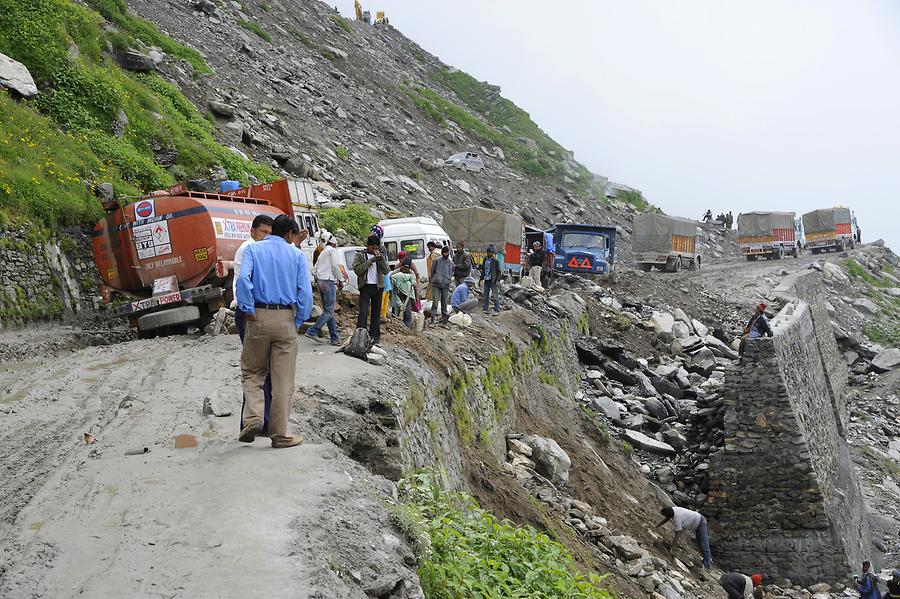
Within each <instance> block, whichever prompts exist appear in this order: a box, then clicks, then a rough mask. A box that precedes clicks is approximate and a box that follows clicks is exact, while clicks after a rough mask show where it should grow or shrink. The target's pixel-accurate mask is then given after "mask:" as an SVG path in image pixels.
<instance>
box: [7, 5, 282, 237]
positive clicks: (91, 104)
mask: <svg viewBox="0 0 900 599" xmlns="http://www.w3.org/2000/svg"><path fill="white" fill-rule="evenodd" d="M91 4H92V5H93V6H97V7H99V8H100V9H101V10H102V11H103V12H104V14H106V15H109V16H110V18H111V19H112V20H113V22H114V23H116V25H117V26H119V27H121V28H122V29H121V30H120V31H118V32H115V31H107V29H106V26H105V24H104V21H103V18H102V17H101V16H100V14H98V13H96V12H94V11H92V10H90V9H88V8H85V7H83V6H81V5H78V4H75V3H74V2H71V1H70V0H33V1H30V2H17V1H15V0H0V52H2V53H4V54H7V55H8V56H10V57H12V58H13V59H15V60H18V61H20V62H22V63H23V64H25V66H27V67H28V69H29V71H30V72H31V74H32V75H33V76H34V78H35V80H36V81H39V82H46V83H47V84H49V87H48V88H47V89H45V90H44V91H42V92H41V93H40V94H39V95H38V96H37V97H36V98H35V99H34V100H32V101H29V102H22V103H17V102H13V101H12V100H11V99H10V98H9V97H8V96H7V94H6V93H0V113H2V118H0V210H3V211H7V212H9V213H12V214H16V215H20V216H22V217H25V218H32V219H34V220H36V221H39V222H42V223H44V224H46V225H49V226H54V225H58V224H70V223H75V222H92V221H93V220H95V219H96V218H97V217H98V215H99V214H100V206H99V203H98V202H97V200H96V199H95V198H94V197H93V195H92V190H93V188H94V186H96V185H97V184H99V183H100V182H111V183H112V184H113V186H114V188H115V190H116V191H117V193H119V194H125V195H130V196H134V195H138V194H140V193H142V192H146V191H149V190H152V189H158V188H160V187H164V186H167V185H170V184H172V183H174V182H175V179H174V176H173V173H176V174H179V175H183V174H190V175H192V176H195V175H201V176H202V175H203V174H204V173H206V172H208V169H209V168H210V167H212V166H213V165H221V166H222V167H224V168H225V170H226V172H227V173H228V174H229V176H230V177H232V178H235V179H238V180H240V181H242V182H243V183H246V182H247V180H248V174H253V175H254V176H256V177H257V178H259V179H262V180H271V179H272V178H274V173H273V171H272V170H271V169H269V168H268V167H265V166H260V165H256V164H253V163H251V162H249V161H247V160H244V159H243V158H240V157H239V156H237V155H236V154H234V153H232V152H230V151H228V150H227V149H225V148H224V147H222V146H220V145H219V144H218V143H216V141H215V139H214V138H213V135H212V125H211V124H210V123H209V122H208V121H207V120H205V119H204V118H203V117H201V116H200V114H199V113H198V112H197V110H196V108H195V107H194V106H193V104H191V103H190V102H189V101H188V100H187V99H186V98H185V97H184V95H183V94H182V93H181V91H180V90H179V89H178V88H177V87H175V86H173V85H171V84H169V83H167V82H165V81H163V80H162V79H160V78H159V77H158V76H156V75H155V74H132V73H127V72H125V71H123V70H122V69H120V68H119V67H118V66H116V65H115V64H114V62H113V61H112V60H111V59H110V58H108V57H104V55H103V47H104V45H105V44H104V41H108V42H109V43H111V44H112V45H113V46H116V45H119V46H121V45H123V44H124V45H130V44H131V42H132V41H133V39H135V38H137V39H141V40H143V41H145V42H147V43H156V44H158V45H160V46H163V47H165V48H167V51H170V52H172V53H173V54H175V55H182V56H184V57H185V59H186V60H187V59H189V58H190V57H191V56H193V57H194V59H197V60H200V62H198V63H197V65H196V66H197V67H202V66H205V65H204V63H202V59H199V55H198V54H197V55H194V54H196V53H194V54H191V52H193V51H189V50H188V49H187V48H184V47H183V46H180V45H178V44H176V43H175V42H174V41H172V40H169V42H168V43H163V42H161V41H160V40H161V39H162V38H160V37H157V36H161V35H162V34H160V33H159V32H158V31H156V29H155V28H153V27H152V25H150V24H149V23H146V25H141V23H144V22H143V21H141V20H140V19H137V17H134V16H132V15H129V14H127V13H126V12H125V10H124V6H125V5H124V3H123V2H121V1H120V0H102V1H101V0H96V1H92V2H91ZM166 39H168V38H166ZM72 44H74V45H76V46H77V48H78V54H79V56H78V57H77V58H70V57H69V48H70V45H72ZM195 62H196V60H195ZM207 70H208V69H207ZM35 109H37V110H35ZM38 113H40V114H38ZM41 115H43V116H41ZM125 120H127V124H125ZM114 128H118V129H119V130H120V136H117V135H115V134H113V133H112V131H113V130H114ZM160 150H165V151H166V152H167V153H168V152H174V155H175V159H174V165H173V166H172V167H171V168H170V170H169V171H167V170H166V169H164V168H163V167H162V166H160V165H159V164H157V162H156V160H155V152H157V151H160Z"/></svg>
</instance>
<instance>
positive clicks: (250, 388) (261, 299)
mask: <svg viewBox="0 0 900 599" xmlns="http://www.w3.org/2000/svg"><path fill="white" fill-rule="evenodd" d="M294 226H295V225H294V222H293V221H292V219H291V218H290V217H288V216H286V215H283V214H282V215H281V216H279V217H277V218H276V219H275V222H274V223H273V224H272V234H271V235H269V236H268V237H267V238H266V239H264V240H262V241H259V242H257V243H254V244H250V245H248V246H247V248H246V250H244V261H243V263H242V264H241V272H240V274H239V275H238V281H237V301H238V307H239V308H240V309H241V312H243V313H244V319H245V321H246V327H247V329H246V334H245V336H244V349H243V351H242V352H241V384H242V385H243V388H244V407H243V409H242V411H241V423H242V426H241V434H240V436H239V437H238V439H239V440H240V441H242V442H244V443H252V442H253V441H254V440H255V439H256V437H257V436H258V435H259V434H260V433H262V432H263V427H264V425H265V423H266V422H268V434H269V437H270V438H271V439H272V447H275V448H283V447H294V446H295V445H299V444H300V443H302V442H303V439H301V438H300V437H293V436H290V435H288V434H287V425H288V416H290V413H291V408H292V406H293V399H294V375H295V371H296V366H297V330H298V329H299V328H300V325H301V324H303V322H304V321H305V320H306V319H307V318H309V313H310V312H311V311H312V305H313V296H312V285H311V284H310V280H309V270H308V268H307V265H306V256H305V255H304V254H303V252H301V251H298V250H297V249H296V248H295V247H294V246H293V245H291V243H290V239H291V237H292V228H293V227H294ZM267 375H270V377H271V380H272V401H271V403H270V405H266V401H265V398H264V396H263V390H262V387H263V382H264V381H265V380H266V376H267Z"/></svg>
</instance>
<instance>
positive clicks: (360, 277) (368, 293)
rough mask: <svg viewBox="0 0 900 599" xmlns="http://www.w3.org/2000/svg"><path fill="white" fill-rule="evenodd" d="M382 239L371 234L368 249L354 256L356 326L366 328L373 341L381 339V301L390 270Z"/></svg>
mask: <svg viewBox="0 0 900 599" xmlns="http://www.w3.org/2000/svg"><path fill="white" fill-rule="evenodd" d="M381 247H382V246H381V239H380V238H379V237H378V236H377V235H369V237H368V239H366V249H364V250H361V251H359V252H356V256H355V257H354V258H353V272H354V273H356V278H357V282H356V288H357V289H359V316H357V318H356V328H358V329H364V328H366V322H367V321H368V323H369V336H370V337H371V339H372V343H376V344H377V343H379V342H380V341H381V301H382V295H383V293H384V277H385V275H387V274H388V273H389V272H390V270H391V269H390V267H389V266H388V261H387V256H386V255H385V254H384V253H383V251H382V249H381Z"/></svg>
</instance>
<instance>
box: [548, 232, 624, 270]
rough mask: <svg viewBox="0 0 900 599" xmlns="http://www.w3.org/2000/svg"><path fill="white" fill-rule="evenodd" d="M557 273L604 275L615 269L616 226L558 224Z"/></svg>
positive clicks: (555, 262) (553, 267)
mask: <svg viewBox="0 0 900 599" xmlns="http://www.w3.org/2000/svg"><path fill="white" fill-rule="evenodd" d="M553 246H554V256H553V266H552V270H553V272H554V273H557V274H559V273H573V274H579V275H602V274H607V273H609V272H610V271H611V270H612V265H613V261H614V259H615V252H616V228H615V227H604V226H599V225H570V224H559V225H556V227H555V228H554V231H553Z"/></svg>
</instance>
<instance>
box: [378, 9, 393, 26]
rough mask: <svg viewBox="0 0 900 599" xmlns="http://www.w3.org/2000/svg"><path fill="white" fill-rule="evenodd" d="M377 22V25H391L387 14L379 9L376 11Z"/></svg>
mask: <svg viewBox="0 0 900 599" xmlns="http://www.w3.org/2000/svg"><path fill="white" fill-rule="evenodd" d="M375 24H376V25H389V24H390V23H389V22H388V18H387V17H386V16H385V14H384V11H383V10H379V11H378V12H376V13H375Z"/></svg>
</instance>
